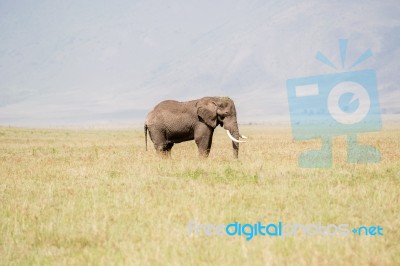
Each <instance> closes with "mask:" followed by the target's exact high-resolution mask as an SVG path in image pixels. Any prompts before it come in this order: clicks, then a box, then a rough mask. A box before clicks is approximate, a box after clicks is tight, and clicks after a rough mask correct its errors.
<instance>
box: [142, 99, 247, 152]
mask: <svg viewBox="0 0 400 266" xmlns="http://www.w3.org/2000/svg"><path fill="white" fill-rule="evenodd" d="M218 125H220V126H221V127H223V128H224V129H225V130H226V132H227V135H228V137H229V138H230V139H231V140H232V148H233V156H234V158H236V159H237V158H238V155H239V143H242V142H246V141H243V140H239V138H242V139H246V138H247V137H245V136H243V135H241V134H240V133H239V127H238V123H237V118H236V108H235V104H234V102H233V100H232V99H230V98H229V97H203V98H201V99H197V100H192V101H187V102H178V101H175V100H166V101H162V102H160V103H159V104H157V105H156V106H155V107H154V108H153V110H151V111H150V112H149V113H148V115H147V117H146V121H145V123H144V133H145V143H146V151H147V131H149V135H150V139H151V140H152V142H153V143H154V147H155V149H156V151H157V152H159V153H161V154H163V155H167V156H170V155H171V149H172V147H173V146H174V144H175V143H180V142H184V141H190V140H194V141H195V142H196V144H197V147H198V151H199V156H200V157H208V155H209V153H210V149H211V144H212V138H213V133H214V130H215V128H216V127H217V126H218Z"/></svg>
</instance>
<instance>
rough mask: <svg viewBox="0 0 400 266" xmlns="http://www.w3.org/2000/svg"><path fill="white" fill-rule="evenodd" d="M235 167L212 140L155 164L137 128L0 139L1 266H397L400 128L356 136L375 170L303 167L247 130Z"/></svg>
mask: <svg viewBox="0 0 400 266" xmlns="http://www.w3.org/2000/svg"><path fill="white" fill-rule="evenodd" d="M241 132H242V133H243V134H245V135H248V136H249V139H248V142H247V143H246V144H243V145H241V147H240V153H239V157H240V159H239V160H234V159H233V158H232V150H231V143H230V141H229V140H228V139H227V137H226V136H225V134H224V132H223V130H221V129H218V130H217V131H216V134H215V136H214V145H213V148H212V151H211V154H210V157H209V158H208V159H204V160H200V159H199V158H198V157H197V149H196V146H195V143H194V142H187V143H182V144H178V145H176V146H175V147H174V148H173V149H172V158H171V159H161V158H160V157H158V156H157V155H156V154H155V151H154V149H153V147H152V144H151V142H150V145H149V151H148V152H145V151H144V134H143V130H142V129H126V130H99V129H91V130H89V129H88V130H84V129H79V130H78V129H76V130H72V129H70V130H67V129H18V128H7V127H1V128H0V149H1V152H0V264H1V265H21V264H33V265H43V264H44V265H46V264H55V265H86V264H89V265H121V264H132V265H134V264H135V265H139V264H140V265H168V264H174V265H208V264H215V265H285V264H295V265H310V264H311V265H344V264H350V265H395V264H397V265H399V264H400V231H399V230H398V228H400V215H399V211H400V193H399V191H400V161H399V158H400V127H398V126H397V127H385V128H384V130H383V131H381V132H378V133H371V134H362V135H361V136H360V141H361V142H362V143H368V144H371V145H375V146H376V147H377V148H379V149H380V151H381V153H382V160H381V162H380V163H378V164H348V163H347V162H346V148H345V146H346V141H345V138H344V137H343V138H341V137H339V138H335V139H334V142H333V155H334V166H333V167H332V168H330V169H302V168H299V167H298V165H297V155H298V153H299V152H301V151H302V150H305V149H310V148H312V147H315V148H316V147H318V145H319V143H318V141H308V142H296V141H292V137H291V134H290V130H289V129H286V128H268V127H255V126H253V127H251V126H247V127H242V128H241ZM191 220H195V221H196V223H198V224H206V223H212V224H219V223H223V224H228V223H232V222H234V221H238V222H240V223H255V222H257V221H262V222H264V223H277V222H278V221H282V222H283V223H302V224H311V223H315V224H319V223H321V224H323V225H326V224H349V225H350V226H361V225H368V226H369V225H380V226H381V227H383V228H384V231H383V232H384V236H376V237H372V236H356V235H353V234H351V235H350V236H346V237H344V236H329V237H328V236H304V235H298V236H295V237H287V238H285V239H282V238H281V237H270V236H267V237H260V236H257V237H254V238H253V239H252V240H250V241H246V239H245V237H244V236H235V237H229V236H206V235H204V234H198V235H196V234H193V232H192V234H190V235H189V232H188V223H189V222H190V221H191Z"/></svg>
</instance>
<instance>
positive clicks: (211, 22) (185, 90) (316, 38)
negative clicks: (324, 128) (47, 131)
mask: <svg viewBox="0 0 400 266" xmlns="http://www.w3.org/2000/svg"><path fill="white" fill-rule="evenodd" d="M340 39H347V40H348V46H347V53H346V55H347V56H346V60H345V62H344V64H343V65H342V62H341V56H340V51H339V43H338V42H339V40H340ZM0 40H1V41H0V125H6V126H8V125H10V126H33V127H35V126H38V127H39V126H63V125H66V126H68V125H82V126H87V125H98V124H102V125H105V124H107V125H108V124H109V125H113V124H115V125H116V124H124V125H140V124H143V122H144V119H145V116H146V114H147V112H148V111H149V110H150V109H151V108H152V107H153V106H154V105H156V104H157V103H158V102H160V101H162V100H166V99H175V100H179V101H185V100H192V99H196V98H201V97H204V96H229V97H231V98H232V99H233V100H234V101H235V104H236V109H237V112H238V120H239V123H250V122H251V123H258V122H268V121H273V120H274V119H276V118H280V119H283V120H284V121H288V120H289V107H288V96H287V92H286V81H287V80H288V79H292V78H301V77H308V76H318V75H325V74H333V73H342V72H348V71H357V70H364V69H373V70H375V71H376V78H377V84H378V91H379V102H380V108H381V111H382V113H383V114H399V116H400V105H399V99H400V88H399V84H400V75H399V73H398V71H399V69H400V2H399V1H368V0H367V1H318V0H315V1H313V0H311V1H295V0H291V1H258V0H229V1H228V0H219V1H209V0H203V1H197V0H173V1H165V0H164V1H162V0H147V1H142V0H128V1H120V0H116V1H105V0H98V1H82V0H80V1H75V0H71V1H55V0H43V1H33V0H32V1H28V0H21V1H10V0H2V1H0ZM368 49H370V50H371V51H372V56H371V57H370V58H368V59H367V60H365V61H364V62H362V63H361V64H359V65H357V66H355V67H354V68H352V69H350V68H349V67H350V66H351V65H352V63H354V62H355V61H356V60H357V58H359V56H360V55H362V54H363V53H364V52H365V51H367V50H368ZM318 51H320V52H321V53H323V54H324V55H325V56H326V57H327V58H328V59H329V60H330V61H331V62H332V63H333V64H335V65H336V66H338V67H337V69H333V68H331V67H329V66H327V65H325V64H323V63H322V62H320V61H318V60H316V58H315V56H316V53H317V52H318Z"/></svg>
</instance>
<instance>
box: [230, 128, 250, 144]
mask: <svg viewBox="0 0 400 266" xmlns="http://www.w3.org/2000/svg"><path fill="white" fill-rule="evenodd" d="M226 134H228V137H229V138H230V139H231V140H232V141H234V142H237V143H243V142H246V141H244V140H237V139H235V138H234V137H233V136H232V135H231V132H229V130H226Z"/></svg>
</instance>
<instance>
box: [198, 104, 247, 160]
mask: <svg viewBox="0 0 400 266" xmlns="http://www.w3.org/2000/svg"><path fill="white" fill-rule="evenodd" d="M196 108H197V114H198V116H199V117H200V119H201V120H203V122H204V123H206V124H207V125H208V126H210V127H212V128H216V127H217V126H218V125H220V126H221V127H223V128H224V129H225V130H226V132H227V134H228V136H229V138H230V139H231V140H232V147H233V156H234V157H235V158H238V153H239V143H241V142H245V141H243V140H239V138H246V137H245V136H242V135H240V133H239V127H238V123H237V116H236V108H235V104H234V102H233V101H232V99H230V98H229V97H204V98H202V99H200V100H199V101H198V102H197V104H196Z"/></svg>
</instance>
